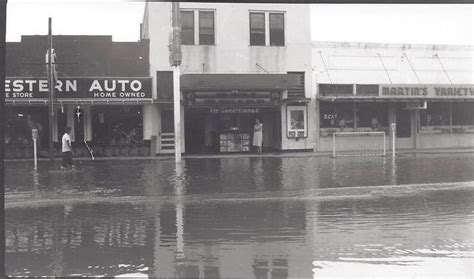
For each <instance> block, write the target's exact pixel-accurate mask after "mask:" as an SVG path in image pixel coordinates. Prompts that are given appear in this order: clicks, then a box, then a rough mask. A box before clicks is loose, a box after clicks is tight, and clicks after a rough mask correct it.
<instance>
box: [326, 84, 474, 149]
mask: <svg viewBox="0 0 474 279" xmlns="http://www.w3.org/2000/svg"><path fill="white" fill-rule="evenodd" d="M318 90H319V97H318V105H319V112H320V115H319V142H320V150H321V151H330V150H332V148H333V139H332V138H333V134H334V133H336V132H371V131H383V132H385V134H386V138H385V140H386V145H387V146H389V144H391V138H392V135H393V133H392V129H391V127H392V124H394V125H395V126H394V127H395V138H396V141H395V144H396V147H397V148H400V149H413V148H416V149H429V148H465V147H473V146H474V87H473V86H472V85H413V84H403V85H393V84H390V85H359V84H357V85H355V84H319V85H318ZM362 140H365V139H364V137H361V138H360V139H358V138H356V137H351V138H348V139H347V140H346V141H345V142H344V143H343V146H344V148H347V149H351V148H357V146H360V144H359V143H358V141H362Z"/></svg>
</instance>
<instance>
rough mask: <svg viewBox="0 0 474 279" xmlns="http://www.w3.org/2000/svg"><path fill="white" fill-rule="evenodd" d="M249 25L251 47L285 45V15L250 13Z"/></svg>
mask: <svg viewBox="0 0 474 279" xmlns="http://www.w3.org/2000/svg"><path fill="white" fill-rule="evenodd" d="M249 25H250V45H251V46H284V45H285V14H284V13H276V12H258V11H257V12H250V22H249ZM267 34H268V35H267Z"/></svg>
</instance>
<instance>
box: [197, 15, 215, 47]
mask: <svg viewBox="0 0 474 279" xmlns="http://www.w3.org/2000/svg"><path fill="white" fill-rule="evenodd" d="M199 44H200V45H214V12H212V11H200V12H199Z"/></svg>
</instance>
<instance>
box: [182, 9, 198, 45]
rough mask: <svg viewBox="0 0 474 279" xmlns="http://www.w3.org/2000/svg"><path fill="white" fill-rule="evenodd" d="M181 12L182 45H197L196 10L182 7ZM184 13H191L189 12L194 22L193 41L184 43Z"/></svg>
mask: <svg viewBox="0 0 474 279" xmlns="http://www.w3.org/2000/svg"><path fill="white" fill-rule="evenodd" d="M179 13H180V14H179V15H180V18H181V20H180V27H181V38H180V39H181V44H182V45H186V46H188V45H195V44H196V34H195V33H196V32H195V31H196V30H195V29H196V27H195V15H194V10H187V9H181V10H180V11H179ZM183 13H189V14H191V15H192V23H193V24H192V43H183V42H184V40H183V37H182V34H183V32H182V31H183V20H182V15H183Z"/></svg>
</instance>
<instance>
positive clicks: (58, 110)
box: [5, 77, 153, 158]
mask: <svg viewBox="0 0 474 279" xmlns="http://www.w3.org/2000/svg"><path fill="white" fill-rule="evenodd" d="M5 92H6V96H5V97H6V98H5V100H6V129H5V144H6V147H7V148H6V157H7V158H26V157H32V156H33V143H32V129H37V130H38V133H39V140H38V144H39V155H40V156H42V157H48V156H49V148H48V140H49V123H48V121H49V117H48V110H49V108H48V106H49V101H48V82H47V79H46V78H23V77H22V78H16V77H7V78H6V82H5ZM53 99H54V102H53V111H54V116H53V125H52V126H53V142H54V146H55V151H54V152H55V155H59V154H60V153H61V150H60V146H61V145H60V141H61V136H62V134H63V131H64V127H66V126H69V127H71V129H72V131H71V140H72V145H73V149H74V151H75V156H89V153H88V150H87V148H86V146H85V143H84V141H86V142H88V144H89V145H90V146H91V147H93V149H94V155H95V156H140V155H141V156H145V155H149V150H150V148H149V142H147V141H144V140H143V126H144V123H143V121H144V119H143V116H142V114H143V105H144V104H150V103H152V102H153V101H152V94H151V78H149V77H136V78H124V77H108V78H103V77H101V78H94V77H77V78H74V77H71V78H59V79H58V80H57V83H56V85H55V88H54V98H53Z"/></svg>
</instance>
